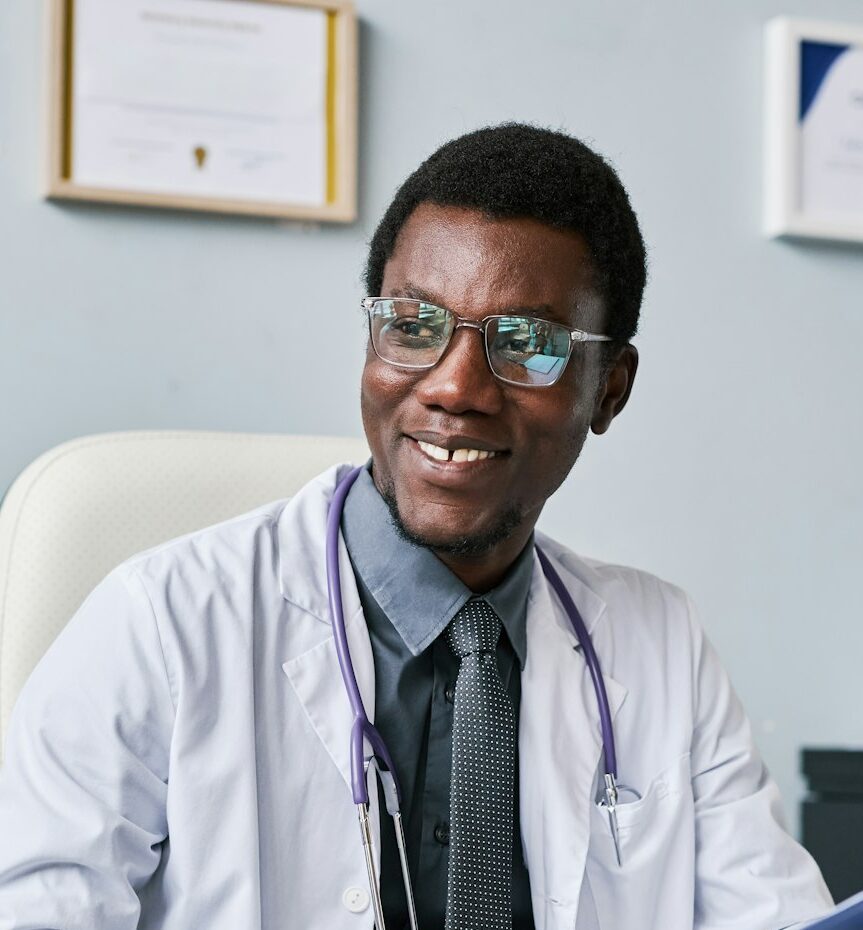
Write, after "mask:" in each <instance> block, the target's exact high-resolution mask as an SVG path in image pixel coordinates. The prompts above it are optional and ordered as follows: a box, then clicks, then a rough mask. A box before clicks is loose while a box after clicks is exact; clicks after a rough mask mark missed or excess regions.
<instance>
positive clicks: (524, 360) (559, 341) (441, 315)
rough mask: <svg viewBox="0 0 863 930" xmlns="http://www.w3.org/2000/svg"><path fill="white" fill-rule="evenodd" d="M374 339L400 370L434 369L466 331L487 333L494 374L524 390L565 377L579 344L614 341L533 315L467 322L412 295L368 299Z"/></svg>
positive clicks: (385, 357) (375, 345)
mask: <svg viewBox="0 0 863 930" xmlns="http://www.w3.org/2000/svg"><path fill="white" fill-rule="evenodd" d="M362 307H363V309H364V310H365V311H366V313H367V314H368V318H369V336H370V338H371V341H372V348H373V349H374V350H375V354H376V355H377V356H378V358H381V359H383V361H385V362H388V363H389V364H390V365H395V366H397V367H398V368H412V369H418V370H421V369H426V368H434V366H435V365H437V363H438V362H439V361H440V360H441V359H442V358H443V356H444V353H445V352H446V350H447V346H448V345H449V344H450V341H451V340H452V337H453V333H455V331H456V330H457V329H459V328H460V327H465V328H467V329H476V330H478V331H479V332H480V333H482V335H483V341H484V343H485V355H486V358H487V359H488V366H489V368H490V369H491V371H492V374H493V375H494V376H495V377H496V378H499V379H500V380H501V381H505V382H506V383H507V384H516V385H518V386H520V387H550V386H551V385H552V384H554V383H555V382H556V381H557V380H558V379H559V378H560V376H561V375H562V374H563V370H564V368H566V363H567V362H568V361H569V357H570V355H571V354H572V347H573V345H575V343H576V342H610V341H611V336H598V335H596V334H595V333H586V332H584V330H581V329H568V328H567V327H566V326H563V325H561V324H560V323H552V322H550V321H549V320H541V319H538V318H537V317H532V316H508V315H494V316H487V317H483V319H481V320H478V321H476V320H464V319H462V318H461V317H460V316H458V314H456V313H453V312H452V310H445V309H444V308H443V307H436V306H435V305H434V304H429V303H426V302H425V301H422V300H413V299H410V298H407V297H366V298H364V299H363V301H362Z"/></svg>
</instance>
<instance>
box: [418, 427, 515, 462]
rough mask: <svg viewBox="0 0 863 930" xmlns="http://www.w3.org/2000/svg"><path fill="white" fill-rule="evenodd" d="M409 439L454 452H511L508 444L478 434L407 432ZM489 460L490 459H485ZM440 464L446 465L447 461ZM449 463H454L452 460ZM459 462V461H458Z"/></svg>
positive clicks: (499, 453)
mask: <svg viewBox="0 0 863 930" xmlns="http://www.w3.org/2000/svg"><path fill="white" fill-rule="evenodd" d="M405 435H406V436H407V438H408V439H413V440H414V441H415V442H430V443H431V444H432V445H433V446H440V447H441V449H447V450H448V451H449V452H454V451H455V450H456V449H478V450H479V451H480V452H497V453H498V455H505V454H507V453H508V452H509V449H507V447H506V446H502V445H500V443H495V442H491V441H489V440H487V439H480V438H479V437H477V436H467V435H463V434H457V435H446V434H444V433H434V432H429V431H427V430H426V431H421V432H417V433H405ZM485 461H489V459H485ZM440 464H442V465H446V464H447V463H446V462H441V463H440ZM449 464H452V462H450V463H449ZM456 464H458V463H456Z"/></svg>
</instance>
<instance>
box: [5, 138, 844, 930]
mask: <svg viewBox="0 0 863 930" xmlns="http://www.w3.org/2000/svg"><path fill="white" fill-rule="evenodd" d="M644 280H645V265H644V247H643V243H642V239H641V234H640V232H639V229H638V224H637V221H636V219H635V216H634V214H633V212H632V210H631V208H630V205H629V202H628V199H627V196H626V193H625V192H624V190H623V188H622V186H621V184H620V182H619V180H618V179H617V177H616V175H615V174H614V172H613V171H612V170H611V168H610V167H609V166H608V165H607V164H606V163H605V162H604V161H603V160H602V159H601V158H600V157H599V156H597V155H596V154H595V153H593V152H591V151H590V150H589V149H587V148H586V147H585V146H583V145H582V144H581V143H579V142H577V141H576V140H574V139H571V138H569V137H567V136H565V135H563V134H559V133H554V132H549V131H545V130H539V129H535V128H532V127H528V126H521V125H505V126H500V127H496V128H492V129H485V130H481V131H479V132H475V133H471V134H469V135H467V136H464V137H462V138H460V139H457V140H455V141H454V142H451V143H449V144H448V145H445V146H444V147H443V148H441V149H440V150H439V151H438V152H436V153H435V154H434V155H432V156H431V158H429V159H428V161H426V162H425V163H424V164H423V165H422V166H421V167H420V168H419V169H418V170H417V171H416V172H415V173H414V174H413V175H412V176H411V177H410V178H409V179H408V180H407V181H406V182H405V184H404V185H403V186H402V188H401V189H400V190H399V192H398V193H397V195H396V197H395V199H394V201H393V203H392V204H391V206H390V207H389V209H388V210H387V213H386V215H385V216H384V218H383V220H382V222H381V224H380V226H379V227H378V230H377V232H376V233H375V236H374V238H373V240H372V243H371V248H370V254H369V261H368V269H367V285H368V293H369V297H368V298H367V299H366V300H365V301H364V307H365V311H366V313H367V315H368V318H369V334H370V339H369V345H368V350H367V358H366V364H365V369H364V372H363V378H362V413H363V422H364V425H365V430H366V435H367V437H368V441H369V445H370V447H371V450H372V460H371V463H370V464H369V466H367V467H366V469H364V470H362V472H361V473H360V475H359V477H358V478H357V479H356V483H355V484H354V485H353V487H352V488H351V490H350V492H349V493H348V496H347V499H346V501H345V506H344V511H343V515H342V520H341V530H342V543H343V546H344V547H343V549H342V556H341V562H342V583H341V595H342V602H343V607H344V615H345V620H346V627H347V638H348V641H349V644H350V649H351V653H352V659H353V664H354V667H355V671H356V676H357V681H358V684H359V690H360V692H361V695H362V698H363V699H364V701H365V704H366V707H367V709H368V711H369V715H370V717H373V719H374V720H375V723H376V725H377V727H378V729H379V731H380V733H381V735H382V737H383V739H384V740H385V741H386V743H387V745H388V746H389V750H390V752H391V754H392V757H393V761H394V767H395V770H396V772H397V774H398V777H399V781H400V783H401V786H402V791H403V799H402V811H403V815H404V823H405V833H406V848H407V859H408V863H409V869H410V873H411V878H412V883H413V887H414V893H415V899H416V910H417V913H418V917H419V926H420V927H422V928H432V927H434V928H440V927H446V928H447V930H481V928H494V930H503V928H509V927H514V928H530V927H537V928H543V930H552V928H555V930H556V928H563V927H567V928H572V927H576V928H577V930H589V928H597V927H600V928H603V930H605V928H612V930H621V928H626V930H629V928H633V927H639V928H644V930H646V928H655V930H687V928H692V927H697V928H700V930H708V928H709V930H720V928H729V930H730V928H734V930H779V928H782V927H787V926H789V925H791V924H793V923H795V922H798V921H801V920H804V919H807V918H809V917H811V916H814V915H816V914H818V913H819V912H821V911H823V910H825V909H826V908H827V907H828V906H829V903H830V901H829V896H828V894H827V891H826V889H825V887H824V884H823V882H822V880H821V878H820V875H819V874H818V870H817V868H816V867H815V865H814V863H813V862H812V861H811V859H810V858H809V857H808V855H807V854H806V853H805V852H804V851H803V850H802V849H801V848H800V847H799V846H797V845H796V844H795V843H794V842H793V840H791V838H790V837H789V836H788V835H787V834H786V833H785V831H784V829H783V827H782V825H781V823H780V815H779V799H778V795H777V791H776V788H775V786H774V784H773V782H772V781H771V780H770V778H769V776H768V774H767V773H766V771H765V769H764V766H763V764H762V763H761V761H760V760H759V758H758V755H757V752H756V750H755V747H754V745H753V742H752V737H751V733H750V729H749V726H748V723H747V721H746V718H745V716H744V715H743V712H742V710H741V708H740V705H739V703H738V701H737V699H736V697H735V696H734V694H733V692H732V690H731V687H730V685H729V682H728V679H727V677H726V675H725V673H724V672H723V670H722V668H721V666H720V665H719V663H718V660H717V658H716V656H715V654H714V652H713V651H712V649H711V647H710V645H709V643H708V642H707V641H706V639H705V637H704V635H703V633H702V632H701V630H700V628H699V626H698V624H697V622H696V620H695V619H694V617H693V613H692V608H691V605H690V603H689V601H688V599H687V598H686V596H685V595H684V594H683V593H682V592H680V591H679V590H678V589H676V588H674V587H672V586H670V585H668V584H665V583H664V582H661V581H659V580H658V579H656V578H653V577H651V576H649V575H646V574H644V573H640V572H637V571H634V570H631V569H626V568H621V567H617V566H609V565H603V564H600V563H597V562H593V561H589V560H585V559H582V558H579V557H577V556H575V555H574V554H573V553H571V552H569V551H568V550H567V549H565V548H564V547H562V546H560V545H558V544H557V543H554V542H552V541H551V540H549V539H547V538H544V537H542V536H541V535H540V534H535V531H534V527H535V524H536V520H537V518H538V517H539V515H540V512H541V511H542V508H543V506H544V504H545V502H546V500H547V499H548V497H549V496H550V495H551V494H552V493H553V492H554V490H555V489H556V488H557V487H558V486H559V485H560V483H561V482H562V481H563V480H564V478H565V477H566V476H567V474H568V473H569V471H570V469H571V468H572V466H573V464H574V463H575V461H576V459H577V457H578V455H579V452H580V450H581V448H582V446H583V444H584V442H585V438H586V436H587V434H588V432H589V431H593V432H594V433H596V434H602V433H604V432H605V431H606V430H607V429H608V428H609V426H610V425H611V422H612V420H613V419H614V417H615V416H616V415H617V414H618V413H619V412H620V411H621V410H622V409H623V407H624V405H625V404H626V401H627V399H628V397H629V394H630V391H631V389H632V385H633V379H634V377H635V372H636V367H637V354H636V350H635V349H634V348H633V347H632V345H631V344H630V339H631V338H632V336H633V335H634V333H635V330H636V325H637V320H638V312H639V306H640V302H641V296H642V290H643V287H644ZM310 325H314V326H321V327H326V329H327V333H328V338H341V335H340V334H341V332H342V328H343V327H342V323H341V318H339V317H336V318H334V317H332V316H327V317H321V318H320V319H318V320H315V321H313V322H312V323H310ZM345 474H346V469H345V468H340V469H336V470H332V471H330V472H328V473H326V474H325V475H323V476H321V477H320V478H318V479H316V480H315V481H313V482H312V483H311V484H310V485H308V486H307V487H306V488H305V489H304V490H302V491H301V492H300V493H299V494H298V495H297V496H296V497H295V498H293V499H292V500H291V501H289V502H286V503H285V502H281V503H277V504H274V505H271V506H269V507H265V508H263V509H261V510H259V511H256V512H255V513H252V514H249V515H247V516H244V517H241V518H238V519H235V520H232V521H230V522H228V523H226V524H223V525H221V526H218V527H215V528H212V529H209V530H205V531H203V532H200V533H196V534H194V535H192V536H190V537H187V538H184V539H181V540H178V541H175V542H173V543H169V544H167V545H165V546H161V547H159V548H157V549H155V550H152V551H151V552H149V553H145V554H144V555H142V556H139V557H137V558H135V559H132V560H131V561H130V562H128V563H126V564H125V565H123V566H121V567H120V568H119V569H117V570H116V571H114V572H113V573H112V574H111V575H110V576H109V577H108V579H106V581H105V582H103V583H102V584H101V585H100V586H99V587H98V588H97V589H96V590H95V591H94V593H93V594H92V595H91V597H90V598H89V600H88V601H87V602H86V604H85V605H84V606H83V607H82V608H81V611H80V612H79V613H78V614H77V615H76V617H75V618H74V619H73V620H72V622H71V623H70V624H69V626H68V627H67V629H66V630H65V631H64V632H63V634H62V635H61V636H60V638H59V639H58V640H57V642H56V644H55V645H54V646H53V647H52V649H51V650H50V651H49V653H48V655H47V656H46V657H45V659H44V660H43V661H42V663H41V664H40V666H39V667H38V668H37V670H36V671H35V672H34V674H33V676H32V678H31V680H30V682H29V683H28V686H27V688H26V689H25V691H24V693H23V694H22V697H21V699H20V701H19V705H18V707H17V709H16V712H15V716H14V720H13V723H12V727H11V731H10V737H9V743H8V748H7V763H6V767H5V769H4V771H3V773H2V781H0V926H2V927H4V928H7V927H8V928H20V930H23V928H25V927H26V928H34V927H39V928H47V927H51V928H62V930H73V928H75V930H77V928H84V927H87V928H93V927H100V928H111V930H120V928H123V930H125V928H132V927H135V926H138V927H142V928H163V930H174V928H207V930H228V928H231V930H236V928H243V930H257V928H272V927H276V926H285V927H297V928H304V930H306V928H313V927H321V928H328V930H330V928H340V927H344V928H345V930H347V928H350V927H366V928H367V927H370V926H371V925H372V920H373V917H372V910H371V907H370V903H371V902H370V896H369V885H368V882H367V879H366V864H365V861H364V856H363V849H362V847H361V845H360V842H359V837H358V836H357V825H356V813H355V809H354V805H353V802H352V799H351V796H350V760H349V753H348V745H349V734H350V730H351V724H352V714H351V711H350V708H349V705H348V701H347V698H346V696H345V692H344V688H343V685H342V679H341V674H340V670H339V666H338V662H337V657H336V648H335V644H334V638H333V632H332V627H331V623H330V610H329V606H328V601H327V597H328V593H327V577H326V568H325V558H324V540H325V523H326V519H327V513H328V507H329V503H330V501H331V499H332V496H333V492H334V488H335V485H336V483H337V481H340V480H342V479H343V478H344V477H345ZM540 552H541V553H542V554H543V558H545V559H547V560H548V564H549V565H550V566H551V571H553V572H554V573H556V575H557V576H559V578H560V579H561V580H562V584H563V586H564V588H565V592H564V595H565V596H564V595H560V594H558V593H557V592H556V590H555V589H554V587H553V584H552V582H550V580H549V578H547V577H546V571H545V570H544V568H543V565H542V563H541V561H540V556H539V553H540ZM562 596H564V599H566V598H567V597H571V598H572V600H573V601H574V604H575V607H576V608H577V611H578V613H579V615H580V616H581V618H582V619H583V622H584V624H585V627H586V629H587V633H588V634H589V635H587V636H584V635H578V636H577V635H576V634H575V633H574V631H573V628H572V627H571V626H570V622H569V619H568V616H567V612H566V609H565V604H564V603H563V602H562V600H561V597H562ZM591 643H592V645H593V647H594V648H595V650H596V653H597V654H598V657H599V661H600V662H601V664H602V671H603V680H604V687H605V691H606V693H607V698H608V704H609V709H610V716H611V722H612V724H613V736H614V741H615V745H616V749H617V753H618V763H617V775H618V780H619V782H620V784H621V788H620V797H619V801H618V806H617V808H616V824H615V823H614V821H613V819H612V818H611V817H610V816H609V811H608V808H607V807H604V806H602V803H601V802H602V800H603V797H604V796H603V788H604V779H603V775H604V773H605V772H607V771H610V770H612V769H613V768H614V766H613V765H612V764H610V763H609V759H608V755H607V754H608V752H609V745H607V743H608V739H607V737H606V739H605V740H602V739H601V738H600V727H599V707H598V694H597V693H596V692H595V691H594V688H593V686H592V683H591V678H590V674H589V670H588V663H587V659H586V656H587V654H588V652H589V649H590V644H591ZM603 742H605V743H606V745H605V746H603ZM603 749H605V753H606V755H605V758H604V757H603V756H604V754H603ZM371 803H372V825H373V829H374V830H375V832H376V835H377V825H378V812H379V810H380V809H382V807H381V804H380V803H379V799H378V798H377V797H376V793H375V792H374V791H372V793H371ZM384 820H385V821H387V820H388V818H384ZM613 826H616V829H612V827H613ZM375 850H376V852H375V854H374V856H375V857H376V856H378V851H379V868H380V873H381V897H382V900H383V910H384V916H385V918H386V924H387V926H388V927H390V928H392V927H398V928H401V927H404V926H406V922H407V919H408V904H407V898H406V896H405V894H404V892H403V889H402V880H401V873H400V869H399V859H398V852H397V849H396V845H395V841H394V839H393V837H392V834H391V833H390V830H389V824H388V822H385V823H384V824H382V826H381V830H380V834H379V836H377V838H376V840H375Z"/></svg>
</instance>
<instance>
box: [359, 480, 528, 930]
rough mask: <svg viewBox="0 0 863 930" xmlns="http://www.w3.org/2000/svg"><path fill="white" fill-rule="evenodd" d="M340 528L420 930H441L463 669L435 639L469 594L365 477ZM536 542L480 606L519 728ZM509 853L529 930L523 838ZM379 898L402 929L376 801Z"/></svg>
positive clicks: (518, 928) (519, 923)
mask: <svg viewBox="0 0 863 930" xmlns="http://www.w3.org/2000/svg"><path fill="white" fill-rule="evenodd" d="M342 530H343V533H344V537H345V541H346V543H347V548H348V553H349V555H350V558H351V563H352V565H353V568H354V575H355V576H356V581H357V587H358V589H359V595H360V601H361V603H362V607H363V612H364V613H365V618H366V624H367V626H368V630H369V637H370V639H371V646H372V655H373V658H374V663H375V721H374V722H375V726H376V727H377V728H378V730H379V732H380V734H381V736H382V737H383V739H384V741H385V742H386V744H387V746H388V748H389V750H390V753H391V755H392V757H393V763H394V765H395V766H396V772H397V777H398V779H399V784H400V785H401V788H402V796H403V797H402V815H403V819H404V824H405V837H406V843H407V851H408V862H409V864H410V871H411V877H412V879H413V887H414V895H415V899H416V908H417V918H418V921H419V926H420V930H441V928H442V927H443V926H444V918H445V912H446V897H447V895H446V889H447V868H448V865H449V849H448V843H449V809H450V768H451V760H452V724H453V705H452V700H453V690H454V687H455V679H456V676H457V674H458V659H457V658H456V657H455V656H454V655H453V653H452V652H451V651H450V649H449V647H448V646H447V644H446V643H445V642H444V640H443V638H442V637H441V635H440V634H441V633H442V632H443V631H444V629H445V628H446V627H447V625H448V624H449V622H450V621H451V620H452V619H453V617H454V616H455V614H456V613H457V611H458V610H459V608H461V607H462V606H463V605H464V604H465V602H466V601H467V600H468V599H469V598H470V597H471V591H470V590H469V589H468V588H467V587H465V585H464V584H462V582H461V581H460V580H459V579H458V578H456V576H455V575H453V573H452V572H451V571H450V570H449V569H448V568H447V567H446V566H445V565H444V564H443V562H441V561H440V560H439V559H438V558H437V557H436V556H435V555H433V554H432V552H431V551H429V550H428V549H424V548H422V547H419V546H415V545H413V544H411V543H409V542H407V541H406V540H404V539H403V538H402V537H401V536H400V535H399V534H398V532H397V530H396V529H395V527H394V525H393V523H392V520H391V517H390V513H389V509H388V508H387V505H386V503H385V502H384V500H383V498H382V497H381V496H380V494H379V493H378V490H377V488H376V487H375V485H374V482H373V480H372V477H371V474H370V473H369V470H368V468H366V469H363V471H362V472H361V473H360V476H359V478H358V479H357V481H356V483H355V484H354V486H353V487H352V488H351V490H350V493H349V494H348V497H347V500H346V501H345V509H344V515H343V518H342ZM532 572H533V539H532V538H531V540H530V541H529V543H528V545H527V546H526V547H525V549H524V550H523V551H522V553H521V555H520V556H519V557H518V559H516V561H515V563H514V564H513V565H512V567H511V568H510V570H509V571H508V573H507V575H506V577H505V578H504V580H503V581H502V582H501V584H500V585H499V586H498V587H496V588H495V589H494V590H492V591H489V592H487V593H486V594H484V595H483V597H484V598H485V599H486V600H487V601H488V602H489V604H491V606H492V607H493V608H494V609H495V611H496V612H497V614H498V616H499V617H500V619H501V622H502V624H503V630H504V632H503V634H502V635H501V638H500V643H499V645H498V650H497V658H498V667H499V669H500V673H501V678H502V680H503V683H504V686H505V688H506V689H507V693H508V694H509V696H510V699H511V700H512V703H513V708H514V710H515V719H516V725H517V723H518V714H519V705H520V700H521V669H522V668H523V667H524V663H525V660H526V658H527V631H526V623H525V618H526V614H527V595H528V590H529V588H530V579H531V575H532ZM515 797H516V812H515V813H516V816H515V825H514V831H515V836H514V843H513V886H512V891H513V928H514V930H533V927H534V923H533V915H532V912H531V903H530V882H529V878H528V874H527V869H526V868H525V865H524V855H523V851H522V845H521V836H520V831H519V828H518V785H516V793H515ZM381 810H382V812H383V814H382V819H381V894H382V898H383V904H384V917H385V919H386V923H387V930H401V928H404V927H407V926H408V923H407V910H406V905H405V900H404V891H403V885H402V878H401V871H400V868H399V861H398V851H397V849H396V843H395V836H394V834H393V830H392V824H391V821H390V819H389V817H388V816H386V809H385V808H384V806H383V801H382V800H381Z"/></svg>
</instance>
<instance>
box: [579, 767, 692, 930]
mask: <svg viewBox="0 0 863 930" xmlns="http://www.w3.org/2000/svg"><path fill="white" fill-rule="evenodd" d="M617 819H618V827H619V835H620V847H621V855H622V859H623V864H622V865H618V864H617V857H616V855H615V851H614V843H613V841H612V837H611V830H610V828H609V821H608V812H607V811H606V810H605V809H604V808H602V807H599V806H598V805H596V804H594V805H592V809H591V812H590V848H589V851H588V857H587V879H588V881H589V882H590V888H591V892H592V894H593V898H594V901H595V905H596V914H597V918H598V921H599V926H600V927H601V928H603V930H605V928H610V930H613V928H616V927H641V928H642V930H651V928H657V930H659V928H661V930H684V928H686V930H691V928H692V921H693V908H694V898H693V857H694V851H695V824H694V808H693V798H692V781H691V775H690V766H689V753H686V754H685V755H682V756H680V757H679V758H678V759H677V760H675V761H674V762H673V763H672V764H671V765H669V766H667V767H666V768H665V769H663V770H662V771H661V772H659V774H658V775H657V776H656V777H655V778H654V779H653V780H652V781H651V782H650V783H649V784H648V785H647V787H646V788H645V789H644V793H643V795H642V797H641V798H640V799H639V800H637V801H634V802H632V803H628V804H621V805H619V806H618V808H617Z"/></svg>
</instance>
